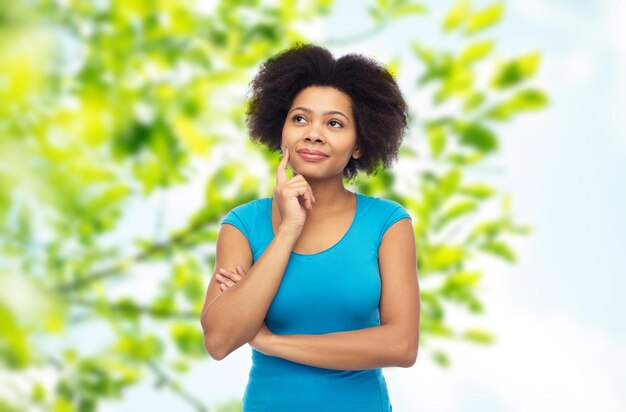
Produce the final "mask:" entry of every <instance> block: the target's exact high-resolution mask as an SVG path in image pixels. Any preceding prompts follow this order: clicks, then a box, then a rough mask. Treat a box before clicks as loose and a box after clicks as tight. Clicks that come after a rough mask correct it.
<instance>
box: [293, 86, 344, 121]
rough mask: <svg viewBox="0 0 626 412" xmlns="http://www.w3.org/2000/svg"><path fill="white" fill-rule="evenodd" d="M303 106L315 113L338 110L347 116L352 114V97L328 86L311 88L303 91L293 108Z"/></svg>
mask: <svg viewBox="0 0 626 412" xmlns="http://www.w3.org/2000/svg"><path fill="white" fill-rule="evenodd" d="M296 106H302V107H306V108H307V109H311V110H313V111H314V112H326V111H330V110H338V111H341V112H343V113H346V114H350V115H351V114H352V101H351V100H350V97H349V96H348V95H347V94H345V93H343V92H341V91H339V90H337V89H335V88H334V87H328V86H310V87H307V88H305V89H302V90H301V91H300V92H299V93H298V94H297V95H296V97H295V98H294V99H293V102H292V104H291V107H292V108H293V107H296Z"/></svg>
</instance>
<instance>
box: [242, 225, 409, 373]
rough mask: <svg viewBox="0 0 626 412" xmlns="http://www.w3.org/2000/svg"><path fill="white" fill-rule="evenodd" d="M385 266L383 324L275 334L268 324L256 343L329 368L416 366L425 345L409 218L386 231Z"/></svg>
mask: <svg viewBox="0 0 626 412" xmlns="http://www.w3.org/2000/svg"><path fill="white" fill-rule="evenodd" d="M379 268H380V273H381V279H382V284H383V287H382V295H381V302H380V314H381V326H376V327H372V328H366V329H359V330H354V331H346V332H334V333H327V334H321V335H275V334H272V333H271V331H269V329H267V327H265V326H263V327H262V328H261V330H259V334H258V335H257V336H256V337H255V339H254V341H253V342H251V345H252V346H253V347H256V348H257V349H258V350H260V351H261V352H263V353H265V354H266V355H270V356H277V357H280V358H284V359H288V360H291V361H293V362H298V363H303V364H306V365H310V366H317V367H320V368H327V369H341V370H360V369H374V368H381V367H388V366H399V367H410V366H412V365H413V364H414V363H415V360H416V357H417V350H418V344H419V323H420V297H419V285H418V279H417V259H416V256H415V236H414V234H413V227H412V225H411V221H410V220H409V219H401V220H400V221H398V222H396V223H395V224H394V225H392V226H391V227H390V228H389V229H388V230H387V232H385V235H384V237H383V240H382V242H381V246H380V248H379Z"/></svg>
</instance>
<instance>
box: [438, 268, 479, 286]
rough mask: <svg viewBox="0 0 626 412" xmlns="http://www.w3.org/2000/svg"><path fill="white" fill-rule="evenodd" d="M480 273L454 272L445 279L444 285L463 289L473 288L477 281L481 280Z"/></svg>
mask: <svg viewBox="0 0 626 412" xmlns="http://www.w3.org/2000/svg"><path fill="white" fill-rule="evenodd" d="M482 276H483V275H482V273H481V272H469V271H462V272H455V273H452V274H451V275H448V277H447V278H446V281H445V284H448V285H457V286H464V287H473V286H476V285H477V284H478V281H479V280H480V279H481V278H482Z"/></svg>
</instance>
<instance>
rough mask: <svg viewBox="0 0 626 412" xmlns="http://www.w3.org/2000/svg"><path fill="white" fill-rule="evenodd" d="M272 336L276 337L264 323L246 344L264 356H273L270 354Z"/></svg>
mask: <svg viewBox="0 0 626 412" xmlns="http://www.w3.org/2000/svg"><path fill="white" fill-rule="evenodd" d="M274 336H276V335H275V334H274V333H272V331H271V330H270V329H269V328H268V327H267V325H266V324H265V322H263V324H262V325H261V328H260V329H259V331H258V332H257V333H256V335H255V336H254V338H252V340H251V341H250V342H248V344H249V345H250V346H252V347H253V348H254V349H256V350H258V351H259V352H261V353H262V354H264V355H269V356H273V355H272V353H271V347H272V339H273V337H274Z"/></svg>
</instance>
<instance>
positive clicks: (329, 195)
mask: <svg viewBox="0 0 626 412" xmlns="http://www.w3.org/2000/svg"><path fill="white" fill-rule="evenodd" d="M307 182H308V183H309V186H311V189H312V190H313V196H315V204H314V205H313V210H310V211H308V214H309V215H310V216H313V217H314V216H319V215H322V214H325V213H329V212H333V211H337V210H341V209H343V208H345V206H346V203H349V202H351V201H352V198H353V197H354V193H352V192H350V191H349V190H347V189H346V188H345V187H344V186H343V182H342V180H341V179H333V180H332V181H328V180H323V181H318V180H315V179H307Z"/></svg>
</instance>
